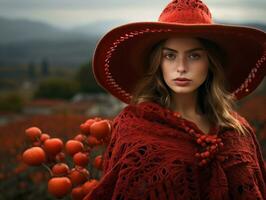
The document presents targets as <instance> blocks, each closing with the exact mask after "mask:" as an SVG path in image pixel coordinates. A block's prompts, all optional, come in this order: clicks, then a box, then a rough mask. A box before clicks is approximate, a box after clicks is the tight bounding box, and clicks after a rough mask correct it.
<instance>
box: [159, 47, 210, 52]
mask: <svg viewBox="0 0 266 200" xmlns="http://www.w3.org/2000/svg"><path fill="white" fill-rule="evenodd" d="M163 50H168V51H173V52H175V53H177V52H178V51H177V50H175V49H171V48H169V47H163ZM192 51H205V49H204V48H202V47H196V48H193V49H188V50H186V51H185V52H186V53H189V52H192Z"/></svg>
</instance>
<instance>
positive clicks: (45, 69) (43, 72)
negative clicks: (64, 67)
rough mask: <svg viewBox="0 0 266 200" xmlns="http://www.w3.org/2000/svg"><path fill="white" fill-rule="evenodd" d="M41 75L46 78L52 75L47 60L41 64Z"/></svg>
mask: <svg viewBox="0 0 266 200" xmlns="http://www.w3.org/2000/svg"><path fill="white" fill-rule="evenodd" d="M41 75H42V76H44V77H47V76H49V75H50V67H49V62H48V60H47V59H43V60H42V62H41Z"/></svg>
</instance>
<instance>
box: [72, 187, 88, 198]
mask: <svg viewBox="0 0 266 200" xmlns="http://www.w3.org/2000/svg"><path fill="white" fill-rule="evenodd" d="M84 197H85V194H84V193H83V190H82V187H81V186H78V187H75V188H73V189H72V192H71V198H72V200H82V199H83V198H84Z"/></svg>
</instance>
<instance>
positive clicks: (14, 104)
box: [0, 93, 24, 112]
mask: <svg viewBox="0 0 266 200" xmlns="http://www.w3.org/2000/svg"><path fill="white" fill-rule="evenodd" d="M23 104H24V102H23V99H22V97H21V96H20V95H18V94H17V93H9V94H7V95H5V96H0V111H6V112H20V111H21V110H22V107H23Z"/></svg>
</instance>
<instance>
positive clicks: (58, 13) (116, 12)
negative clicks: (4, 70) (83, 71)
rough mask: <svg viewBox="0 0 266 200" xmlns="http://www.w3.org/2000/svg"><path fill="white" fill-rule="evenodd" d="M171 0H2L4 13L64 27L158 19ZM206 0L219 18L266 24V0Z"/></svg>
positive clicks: (1, 4)
mask: <svg viewBox="0 0 266 200" xmlns="http://www.w3.org/2000/svg"><path fill="white" fill-rule="evenodd" d="M151 2H152V3H151ZM167 2H168V1H166V0H153V1H151V0H142V1H136V0H105V1H99V0H75V1H73V0H23V1H22V0H0V13H1V15H2V16H6V17H9V18H26V19H32V20H39V21H44V22H48V23H50V24H53V25H57V26H61V27H73V26H77V25H82V24H86V23H91V22H95V21H97V20H121V21H125V22H133V21H156V20H157V18H158V16H159V14H160V12H161V11H162V9H163V8H164V7H165V5H166V4H167ZM169 2H170V1H169ZM204 2H206V4H207V5H208V6H209V8H210V10H211V11H212V15H213V18H214V19H215V20H219V21H228V22H236V23H238V22H241V23H242V22H247V21H249V22H250V21H254V22H262V23H265V24H266V12H265V8H266V1H265V0H234V1H232V0H223V1H213V0H205V1H204Z"/></svg>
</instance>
